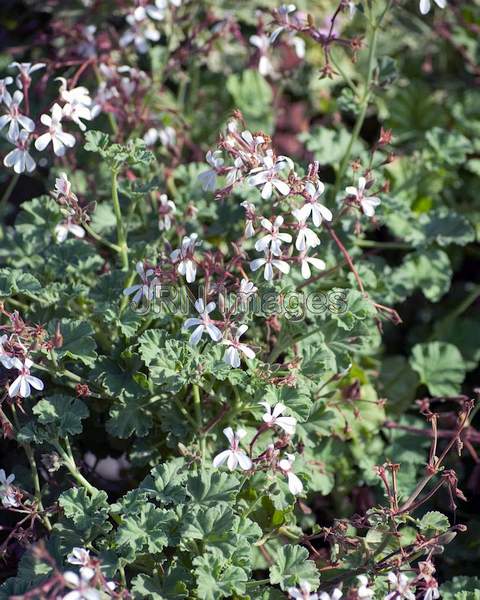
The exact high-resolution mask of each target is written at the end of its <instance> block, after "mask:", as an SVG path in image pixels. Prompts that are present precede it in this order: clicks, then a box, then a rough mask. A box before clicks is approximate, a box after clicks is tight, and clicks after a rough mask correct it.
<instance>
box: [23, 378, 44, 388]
mask: <svg viewBox="0 0 480 600" xmlns="http://www.w3.org/2000/svg"><path fill="white" fill-rule="evenodd" d="M25 379H26V380H27V382H28V383H29V384H30V385H31V386H32V387H33V388H35V389H36V390H43V387H44V386H43V381H42V380H41V379H39V378H38V377H35V376H33V375H27V376H26V377H25Z"/></svg>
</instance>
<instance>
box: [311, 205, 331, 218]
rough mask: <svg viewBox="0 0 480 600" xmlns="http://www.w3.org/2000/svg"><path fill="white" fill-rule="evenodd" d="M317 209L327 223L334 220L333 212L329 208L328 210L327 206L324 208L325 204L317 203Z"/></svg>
mask: <svg viewBox="0 0 480 600" xmlns="http://www.w3.org/2000/svg"><path fill="white" fill-rule="evenodd" d="M315 208H316V210H318V211H319V212H320V214H321V215H322V217H323V218H324V219H325V221H331V220H332V219H333V214H332V211H331V210H330V209H329V208H327V207H326V206H324V205H323V204H320V203H319V202H317V204H316V205H315Z"/></svg>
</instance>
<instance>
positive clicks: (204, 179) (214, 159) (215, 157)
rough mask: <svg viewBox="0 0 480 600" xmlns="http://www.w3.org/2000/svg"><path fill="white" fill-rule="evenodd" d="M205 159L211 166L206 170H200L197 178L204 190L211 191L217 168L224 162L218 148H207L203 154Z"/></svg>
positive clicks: (214, 185)
mask: <svg viewBox="0 0 480 600" xmlns="http://www.w3.org/2000/svg"><path fill="white" fill-rule="evenodd" d="M205 160H206V161H207V163H208V164H209V165H210V166H211V167H212V168H211V169H208V170H207V171H202V173H200V174H199V175H198V180H199V181H200V183H201V185H202V188H203V189H204V190H205V191H206V192H213V191H214V190H215V187H216V183H217V170H218V169H220V167H222V166H223V163H224V160H223V158H222V152H221V151H220V150H215V152H212V151H211V150H209V151H208V152H207V154H206V156H205Z"/></svg>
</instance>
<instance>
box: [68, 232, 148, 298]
mask: <svg viewBox="0 0 480 600" xmlns="http://www.w3.org/2000/svg"><path fill="white" fill-rule="evenodd" d="M60 227H62V228H63V229H66V227H64V226H63V225H60ZM65 237H67V236H65ZM62 241H63V240H62ZM141 288H142V285H141V284H138V283H137V284H136V285H132V286H131V287H128V288H125V289H124V290H123V295H124V296H131V295H132V294H134V293H135V292H137V291H138V290H140V289H141Z"/></svg>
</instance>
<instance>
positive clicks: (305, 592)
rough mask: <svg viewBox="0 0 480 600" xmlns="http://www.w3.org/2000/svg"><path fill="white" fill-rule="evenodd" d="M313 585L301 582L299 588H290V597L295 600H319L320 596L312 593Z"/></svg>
mask: <svg viewBox="0 0 480 600" xmlns="http://www.w3.org/2000/svg"><path fill="white" fill-rule="evenodd" d="M311 589H312V587H311V585H310V584H309V583H308V581H301V582H300V586H299V587H298V588H295V587H291V588H288V590H287V591H288V595H289V596H290V598H294V600H318V594H316V593H315V594H312V593H311Z"/></svg>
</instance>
